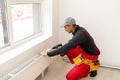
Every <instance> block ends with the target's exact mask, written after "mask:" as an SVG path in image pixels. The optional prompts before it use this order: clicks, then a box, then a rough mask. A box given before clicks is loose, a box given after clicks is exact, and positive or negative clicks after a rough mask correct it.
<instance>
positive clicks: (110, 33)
mask: <svg viewBox="0 0 120 80" xmlns="http://www.w3.org/2000/svg"><path fill="white" fill-rule="evenodd" d="M68 16H71V17H74V18H75V19H76V21H77V24H79V25H80V26H83V27H85V28H86V29H87V30H88V31H89V32H90V34H91V35H92V36H93V37H94V39H95V42H96V44H97V45H98V47H99V49H100V50H101V55H100V61H101V63H102V65H107V66H112V67H117V68H120V62H119V61H120V36H119V35H120V31H119V30H120V0H59V23H60V24H61V23H62V22H63V20H64V19H65V18H66V17H68ZM60 24H59V25H60ZM59 30H60V31H59V40H60V42H62V43H64V42H66V40H68V38H69V37H70V36H68V35H66V34H67V33H66V32H65V31H63V29H59ZM67 36H68V37H67Z"/></svg>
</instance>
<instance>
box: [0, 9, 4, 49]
mask: <svg viewBox="0 0 120 80" xmlns="http://www.w3.org/2000/svg"><path fill="white" fill-rule="evenodd" d="M3 46H4V36H3V25H2V14H1V8H0V48H1V47H3Z"/></svg>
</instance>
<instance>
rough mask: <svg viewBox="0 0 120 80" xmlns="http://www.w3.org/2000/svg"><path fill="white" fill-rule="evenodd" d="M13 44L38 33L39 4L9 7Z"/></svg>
mask: <svg viewBox="0 0 120 80" xmlns="http://www.w3.org/2000/svg"><path fill="white" fill-rule="evenodd" d="M11 10H12V11H11V12H12V28H13V40H14V42H16V41H19V40H22V39H25V38H27V37H29V36H31V35H34V34H36V33H38V32H40V25H39V24H40V20H39V15H40V14H39V4H15V5H11Z"/></svg>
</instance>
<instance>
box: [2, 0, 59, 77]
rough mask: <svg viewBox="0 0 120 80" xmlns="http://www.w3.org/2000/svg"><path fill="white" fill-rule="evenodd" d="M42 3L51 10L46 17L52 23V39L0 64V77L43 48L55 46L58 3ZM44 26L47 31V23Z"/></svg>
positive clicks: (49, 0)
mask: <svg viewBox="0 0 120 80" xmlns="http://www.w3.org/2000/svg"><path fill="white" fill-rule="evenodd" d="M43 1H44V4H46V6H48V7H46V8H47V9H49V7H50V6H51V8H52V11H50V12H49V13H50V14H49V15H48V16H47V17H49V20H50V22H52V26H53V27H52V31H53V33H52V37H50V38H49V39H47V40H45V41H43V42H42V43H40V44H38V45H36V46H34V47H31V48H30V49H29V50H27V51H24V52H23V53H21V54H20V55H18V56H16V57H15V58H13V59H11V60H9V61H8V62H6V63H3V64H0V77H1V76H3V75H4V74H6V73H8V72H10V71H11V70H13V69H15V68H16V67H18V66H19V65H20V64H22V63H24V62H25V61H26V60H28V59H29V58H31V57H33V56H34V55H36V54H38V53H39V51H41V50H43V49H44V48H48V47H52V46H53V45H55V44H57V42H58V33H57V32H58V27H56V26H58V9H57V7H56V6H58V2H57V1H56V0H52V1H51V0H43ZM49 2H50V3H51V4H50V3H49ZM50 16H51V17H50ZM48 23H49V22H48ZM44 26H48V29H49V25H48V24H47V21H46V25H44ZM28 46H29V45H28ZM41 65H42V64H41Z"/></svg>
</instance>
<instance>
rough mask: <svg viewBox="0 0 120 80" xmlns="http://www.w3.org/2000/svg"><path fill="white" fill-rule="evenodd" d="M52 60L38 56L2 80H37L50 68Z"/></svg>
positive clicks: (1, 79) (0, 79)
mask: <svg viewBox="0 0 120 80" xmlns="http://www.w3.org/2000/svg"><path fill="white" fill-rule="evenodd" d="M50 62H51V59H50V58H49V57H47V56H44V57H43V56H40V55H39V54H36V55H35V56H34V57H32V58H31V59H29V60H28V61H26V62H24V63H23V64H22V65H20V66H18V67H17V68H16V69H14V70H13V71H11V72H10V73H8V74H6V75H5V76H3V77H2V78H0V80H35V79H36V78H37V77H38V76H39V75H40V74H42V73H43V72H44V70H45V69H46V68H47V67H48V66H49V64H50Z"/></svg>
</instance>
